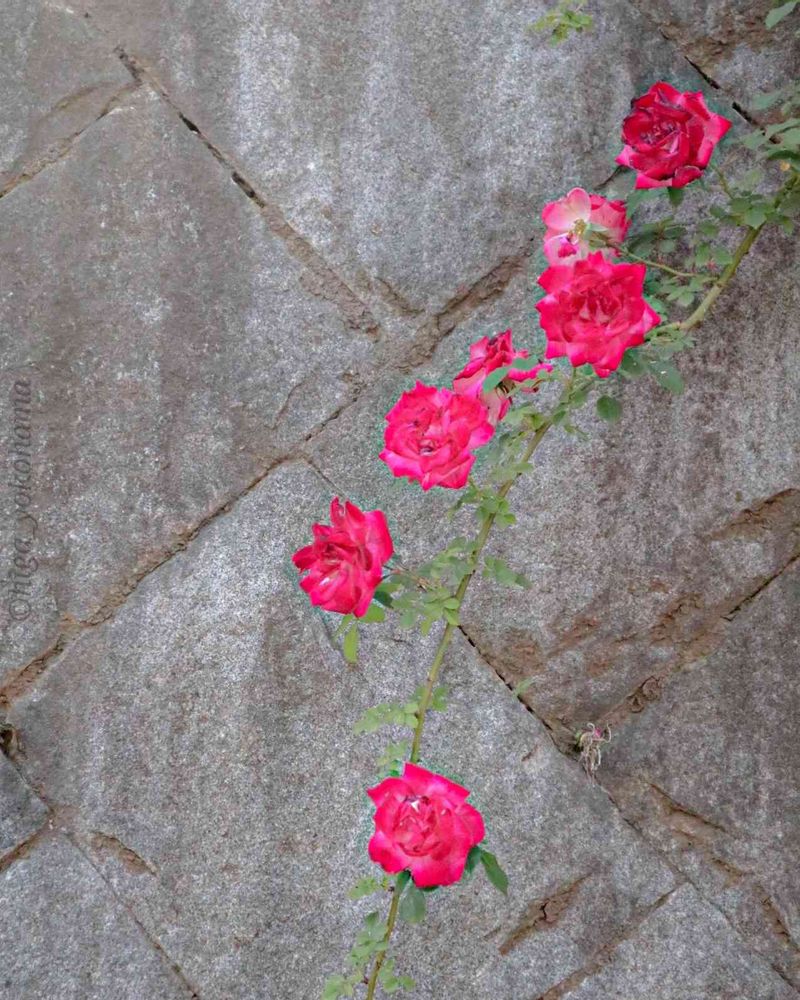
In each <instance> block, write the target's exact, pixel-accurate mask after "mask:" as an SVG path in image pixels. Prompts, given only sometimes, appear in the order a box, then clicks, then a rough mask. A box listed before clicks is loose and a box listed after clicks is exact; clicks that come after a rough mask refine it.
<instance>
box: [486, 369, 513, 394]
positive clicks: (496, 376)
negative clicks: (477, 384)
mask: <svg viewBox="0 0 800 1000" xmlns="http://www.w3.org/2000/svg"><path fill="white" fill-rule="evenodd" d="M510 371H511V368H510V366H509V365H506V366H505V367H503V368H495V370H494V371H493V372H489V374H488V375H487V376H486V378H485V379H484V380H483V390H482V391H483V392H490V391H491V390H492V389H496V388H497V387H498V385H500V383H501V382H502V381H503V379H504V378H505V377H506V375H508V373H509V372H510Z"/></svg>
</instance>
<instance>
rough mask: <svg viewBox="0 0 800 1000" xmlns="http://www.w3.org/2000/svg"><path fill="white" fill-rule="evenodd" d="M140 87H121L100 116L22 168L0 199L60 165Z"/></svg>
mask: <svg viewBox="0 0 800 1000" xmlns="http://www.w3.org/2000/svg"><path fill="white" fill-rule="evenodd" d="M138 87H139V83H138V82H137V81H136V80H134V81H133V83H126V84H124V86H122V87H120V88H119V90H117V91H115V92H114V93H113V94H112V95H111V97H109V99H108V100H107V101H106V103H105V104H104V105H103V107H102V108H101V109H100V112H99V114H97V115H95V117H94V118H93V119H92V120H91V121H90V122H87V123H86V124H85V125H83V126H81V128H79V129H78V130H77V131H75V132H73V133H71V134H70V135H69V136H65V137H63V138H60V139H58V140H55V141H54V143H53V148H52V149H50V150H48V151H47V152H46V153H44V154H42V156H40V157H39V158H38V159H35V160H33V161H32V162H31V163H28V164H27V165H25V166H24V167H22V168H21V169H20V170H19V171H17V173H15V174H14V176H13V177H12V178H11V179H10V180H8V181H6V183H5V184H4V185H3V187H1V188H0V199H2V198H5V196H6V195H7V194H9V193H10V192H11V191H13V190H14V188H16V187H19V186H20V185H21V184H24V183H25V182H27V181H30V180H33V178H34V177H36V176H37V175H38V174H40V173H41V172H42V171H43V170H44V169H45V168H46V167H50V166H52V165H53V164H54V163H58V162H59V161H60V160H63V159H64V158H65V157H66V156H68V155H69V153H70V152H71V151H72V148H73V146H74V145H75V143H76V142H77V140H78V139H79V138H80V137H81V136H82V135H83V133H84V132H86V131H87V129H90V128H91V127H92V126H93V125H96V124H97V122H99V121H102V119H103V118H105V117H106V115H109V114H110V113H111V112H112V111H114V110H115V108H118V107H120V105H121V104H122V103H123V101H124V100H125V98H126V97H127V96H128V95H129V94H131V93H133V91H135V90H137V89H138ZM84 89H85V88H84ZM81 93H82V92H78V94H79V95H80V94H81ZM77 97H78V95H72V98H73V99H77ZM69 100H70V98H63V99H62V101H60V102H59V104H57V105H56V107H55V108H54V109H53V111H55V110H58V109H63V108H62V105H63V102H64V101H69ZM64 106H66V105H64ZM51 113H52V112H51Z"/></svg>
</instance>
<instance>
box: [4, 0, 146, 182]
mask: <svg viewBox="0 0 800 1000" xmlns="http://www.w3.org/2000/svg"><path fill="white" fill-rule="evenodd" d="M130 83H131V78H130V75H129V74H128V73H127V72H126V70H125V68H124V67H123V66H122V64H121V63H120V61H119V59H118V58H117V57H116V56H115V55H114V54H113V52H112V51H111V46H110V45H108V44H107V43H103V42H102V40H101V41H98V39H97V37H96V34H95V33H93V32H91V31H90V30H89V28H88V26H87V25H86V22H85V21H84V19H83V18H82V17H81V16H80V14H79V13H77V12H76V11H72V10H70V9H69V8H68V7H67V6H66V5H63V6H62V5H58V4H56V3H49V2H46V0H6V2H5V3H4V4H3V33H2V37H0V93H2V94H3V101H2V105H0V192H1V191H2V190H3V189H4V188H6V187H7V186H8V185H9V184H11V183H13V182H14V181H15V180H16V179H17V178H19V176H20V175H21V174H23V173H30V172H33V171H35V170H37V169H38V168H39V167H40V166H41V165H42V163H46V162H48V161H49V160H51V159H54V158H57V157H58V156H59V155H60V154H61V152H62V151H63V150H64V149H65V148H66V146H67V144H68V142H69V140H70V139H71V137H72V136H74V135H75V134H76V133H77V132H80V131H81V130H82V129H84V128H86V126H87V125H89V124H90V123H91V122H93V121H94V119H95V118H97V117H98V115H100V114H102V113H103V111H104V109H105V108H106V107H107V106H108V103H109V101H111V99H112V98H113V97H114V95H115V94H117V93H119V91H120V90H122V89H123V88H124V87H126V86H128V85H130Z"/></svg>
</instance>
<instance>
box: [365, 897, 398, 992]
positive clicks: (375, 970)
mask: <svg viewBox="0 0 800 1000" xmlns="http://www.w3.org/2000/svg"><path fill="white" fill-rule="evenodd" d="M399 907H400V893H399V892H398V891H397V888H396V887H395V890H394V892H393V893H392V902H391V903H390V904H389V915H388V916H387V918H386V937H385V938H384V939H383V941H384V944H385V945H386V948H388V947H389V939H390V938H391V936H392V931H393V930H394V925H395V923H396V922H397V911H398V909H399ZM385 957H386V949H384V950H383V951H379V952H378V954H377V955H376V957H375V965H374V966H373V967H372V975H371V976H370V977H369V982H368V983H367V1000H372V998H373V997H374V996H375V987H376V986H377V985H378V976H379V975H380V972H381V966H382V965H383V960H384V958H385Z"/></svg>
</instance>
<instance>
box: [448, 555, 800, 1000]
mask: <svg viewBox="0 0 800 1000" xmlns="http://www.w3.org/2000/svg"><path fill="white" fill-rule="evenodd" d="M798 558H800V557H798V556H795V557H794V558H793V559H791V560H790V561H789V562H788V563H787V564H786V565H784V566H783V567H782V569H781V570H779V571H778V572H777V573H775V574H774V575H773V576H771V577H770V579H769V581H768V582H767V583H766V584H764V585H762V586H760V587H759V588H758V589H757V590H756V591H755V592H754V593H753V594H751V595H749V596H748V597H747V598H746V599H745V600H744V601H742V602H741V604H740V606H739V608H738V609H737V611H738V610H741V609H742V608H743V607H745V606H747V605H749V604H750V603H751V602H752V601H753V600H755V599H756V598H757V596H758V595H759V594H760V593H762V592H763V591H765V590H766V589H767V588H768V587H769V585H770V584H772V583H773V582H774V581H775V580H777V579H778V577H780V576H781V574H782V573H784V572H786V571H787V570H788V569H790V568H791V567H792V566H794V565H795V563H796V562H797V561H798ZM720 617H721V618H723V619H726V616H724V615H723V616H720ZM726 620H732V619H731V618H727V619H726ZM461 632H462V634H463V635H464V637H465V638H466V639H467V641H468V642H469V643H470V645H472V646H473V648H474V649H475V651H476V653H477V654H478V656H479V657H480V659H481V660H482V661H483V662H484V663H485V664H486V666H487V667H488V668H489V669H490V670H491V671H492V673H494V674H495V676H496V677H497V678H498V680H499V681H500V682H501V683H502V684H503V685H504V687H506V688H507V689H508V690H509V691H511V692H512V694H513V690H514V689H513V686H512V685H511V684H510V683H509V682H508V681H507V680H506V679H505V677H504V676H503V674H502V673H501V671H500V670H498V669H497V668H496V667H495V666H494V665H493V664H492V662H491V661H490V660H489V658H488V657H487V656H486V654H485V653H484V652H482V650H481V649H480V648H479V647H478V646H477V644H476V643H475V642H473V640H472V639H471V638H470V636H469V634H468V633H467V632H466V631H465V630H464V629H463V628H461ZM704 659H707V657H701V658H700V659H699V660H697V661H694V662H702V661H703V660H704ZM688 666H690V664H686V665H684V666H682V667H681V668H680V671H677V672H676V673H674V674H673V675H672V676H673V677H677V676H678V675H679V673H681V672H683V671H684V670H685V669H687V667H688ZM514 697H515V698H516V699H517V701H519V702H520V704H521V705H522V706H523V707H524V708H525V709H526V711H527V712H529V713H530V714H531V715H533V716H534V718H536V719H537V720H538V721H539V722H540V723H541V724H542V726H543V727H544V729H545V731H546V732H547V733H548V735H549V736H550V738H551V740H552V742H553V744H554V746H555V747H556V749H557V750H558V751H559V752H560V753H562V754H563V755H564V756H565V757H566V758H567V759H568V760H570V761H572V762H573V763H575V764H576V765H577V760H576V757H575V755H574V753H572V752H571V751H570V750H569V749H568V746H567V744H566V742H565V740H564V739H563V738H561V737H563V734H560V733H557V732H556V731H555V730H554V728H553V727H552V725H550V724H548V722H547V721H545V720H544V719H543V718H542V717H541V716H539V715H538V714H537V712H536V710H535V709H534V708H533V707H532V706H531V705H530V704H529V703H528V702H527V701H524V700H523V699H522V698H521V697H520V696H519V695H514ZM565 732H566V730H565ZM596 784H597V785H598V787H599V788H601V789H602V791H603V792H604V793H605V794H606V796H607V797H608V799H609V801H610V802H611V804H612V805H613V806H614V808H615V809H616V811H617V813H618V815H619V816H620V818H621V819H622V820H623V822H624V823H625V824H626V825H627V826H628V827H629V828H630V829H631V830H633V831H634V832H635V833H636V834H637V836H638V837H639V838H640V839H641V840H642V841H644V843H645V844H646V845H647V846H648V847H649V848H650V850H652V851H653V852H654V853H655V854H657V855H658V856H659V857H660V858H661V860H662V861H663V863H664V864H665V865H666V866H667V867H668V868H669V869H670V870H671V871H672V872H673V873H674V875H675V877H676V879H678V880H679V881H680V882H684V883H685V882H688V884H690V885H691V886H692V887H693V888H694V889H695V891H696V892H697V893H698V895H699V896H700V897H701V898H702V899H703V900H705V902H706V903H708V904H709V905H710V906H713V907H714V909H715V910H717V912H719V913H720V915H721V916H722V917H723V918H724V920H725V922H726V923H727V924H728V926H729V927H730V928H731V931H732V932H733V933H734V934H735V935H736V937H737V939H738V940H739V941H741V942H742V946H743V947H744V948H745V949H746V950H747V951H748V952H749V953H751V954H756V955H758V956H759V957H760V958H761V959H763V960H764V961H766V962H768V964H769V965H770V967H771V968H772V970H773V972H775V974H776V975H778V976H780V978H781V979H782V980H783V981H784V982H785V983H786V984H787V985H789V986H791V987H792V988H793V989H795V990H796V989H797V987H796V984H795V983H794V982H792V980H790V979H789V978H788V977H787V975H786V973H785V972H784V971H783V970H782V969H781V968H779V967H778V966H777V965H776V964H775V963H774V962H773V961H772V960H771V959H770V958H769V956H767V955H765V954H762V953H761V952H759V951H756V950H755V949H754V948H753V947H751V945H750V943H749V942H748V941H747V940H746V939H745V938H744V937H743V936H742V933H741V932H740V931H739V929H738V928H737V927H736V926H735V925H734V924H733V923H732V922H731V920H730V918H729V916H728V915H727V914H726V913H725V912H724V911H723V910H722V909H721V908H720V906H719V905H718V904H717V903H716V902H715V900H714V899H712V898H710V897H709V896H708V895H707V894H706V892H705V891H704V888H703V887H702V886H701V885H698V884H697V882H696V881H695V880H694V879H693V878H692V877H691V876H688V875H687V874H686V873H685V872H683V871H681V870H679V869H678V868H676V867H675V864H674V863H673V861H672V860H671V859H670V858H669V856H668V855H667V854H666V853H665V852H664V851H663V850H662V848H661V847H660V846H659V845H658V844H657V843H655V842H654V841H653V840H652V839H651V838H650V837H649V836H648V835H647V834H646V833H645V832H643V830H642V829H641V828H640V827H639V825H638V824H637V823H636V822H635V821H634V820H632V819H631V818H630V817H629V816H628V815H627V813H626V812H625V810H624V809H623V807H622V806H621V805H620V804H619V803H618V802H617V800H616V799H615V798H614V796H613V795H612V793H611V792H610V791H609V789H608V788H606V787H605V785H603V784H602V781H601V780H600V779H599V778H598V779H597V781H596ZM699 818H700V819H702V817H699ZM704 822H708V821H705V820H704ZM704 863H706V862H704ZM775 933H776V935H777V936H779V937H780V936H781V935H780V933H779V931H778V930H776V931H775ZM789 943H790V944H791V945H792V946H793V947H794V948H795V949H796V947H797V946H796V945H795V944H794V942H793V941H792V940H791V937H789ZM609 957H610V956H609ZM590 971H591V972H596V971H597V969H591V970H590ZM584 978H585V977H584ZM570 985H577V984H570ZM560 995H561V994H560V993H554V994H553V997H552V1000H555V998H556V997H558V996H560ZM798 995H800V993H798ZM538 1000H551V997H550V993H546V994H545V995H544V996H543V997H540V998H538Z"/></svg>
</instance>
